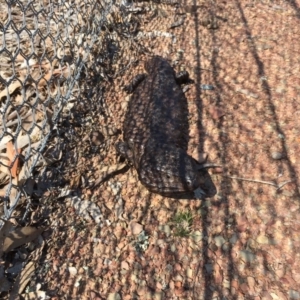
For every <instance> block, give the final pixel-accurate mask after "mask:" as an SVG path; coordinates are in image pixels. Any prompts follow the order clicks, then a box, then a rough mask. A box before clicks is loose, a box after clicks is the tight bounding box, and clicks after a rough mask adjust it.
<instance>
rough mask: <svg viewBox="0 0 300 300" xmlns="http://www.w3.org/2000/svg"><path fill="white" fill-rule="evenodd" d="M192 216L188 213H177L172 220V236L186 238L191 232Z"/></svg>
mask: <svg viewBox="0 0 300 300" xmlns="http://www.w3.org/2000/svg"><path fill="white" fill-rule="evenodd" d="M193 218H194V216H193V215H192V213H191V212H190V211H187V212H183V211H182V212H179V213H177V214H176V215H175V217H174V218H173V224H174V226H175V228H174V235H175V236H179V237H188V236H189V235H190V234H191V231H192V224H193Z"/></svg>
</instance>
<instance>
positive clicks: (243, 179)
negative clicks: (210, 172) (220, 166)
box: [220, 174, 292, 190]
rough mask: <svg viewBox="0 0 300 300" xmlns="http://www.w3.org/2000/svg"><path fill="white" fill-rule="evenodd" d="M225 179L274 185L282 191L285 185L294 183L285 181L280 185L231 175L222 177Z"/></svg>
mask: <svg viewBox="0 0 300 300" xmlns="http://www.w3.org/2000/svg"><path fill="white" fill-rule="evenodd" d="M220 175H221V176H223V177H226V178H230V179H236V180H241V181H250V182H256V183H262V184H268V185H272V186H275V187H276V188H277V190H280V189H281V188H282V187H283V186H284V185H286V184H287V183H290V182H292V180H288V181H284V182H282V183H280V184H276V183H275V182H272V181H264V180H258V179H248V178H242V177H237V176H229V175H222V174H220Z"/></svg>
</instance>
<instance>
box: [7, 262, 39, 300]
mask: <svg viewBox="0 0 300 300" xmlns="http://www.w3.org/2000/svg"><path fill="white" fill-rule="evenodd" d="M34 272H35V263H34V262H32V261H30V262H29V263H28V264H27V265H26V266H25V268H24V269H23V270H22V271H21V273H20V274H19V275H18V277H17V279H16V281H15V284H14V286H13V288H12V291H11V293H10V297H9V299H10V300H14V299H17V296H18V295H19V294H21V293H22V292H23V291H24V289H25V287H26V286H27V284H28V282H29V281H30V279H31V276H32V275H33V274H34ZM36 299H37V298H36Z"/></svg>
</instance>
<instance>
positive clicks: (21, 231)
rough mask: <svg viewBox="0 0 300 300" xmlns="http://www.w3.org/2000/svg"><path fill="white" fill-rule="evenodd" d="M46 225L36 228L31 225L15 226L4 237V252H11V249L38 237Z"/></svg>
mask: <svg viewBox="0 0 300 300" xmlns="http://www.w3.org/2000/svg"><path fill="white" fill-rule="evenodd" d="M44 230H45V227H41V228H35V227H31V226H27V227H21V228H15V229H14V230H13V231H12V232H10V233H9V234H8V235H7V236H6V237H5V239H4V243H3V252H9V251H10V250H12V249H14V248H16V247H19V246H21V245H24V244H26V243H29V242H31V241H33V240H34V239H36V238H37V237H38V236H39V235H40V234H41V233H42V232H43V231H44Z"/></svg>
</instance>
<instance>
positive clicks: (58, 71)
mask: <svg viewBox="0 0 300 300" xmlns="http://www.w3.org/2000/svg"><path fill="white" fill-rule="evenodd" d="M66 68H67V67H63V68H61V69H56V70H54V71H53V72H51V71H50V72H48V73H47V74H45V75H44V76H43V77H42V78H41V79H40V81H39V83H38V85H39V86H44V85H47V83H48V82H49V81H50V79H51V78H52V76H54V77H55V76H58V75H61V74H65V72H64V71H65V70H66Z"/></svg>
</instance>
